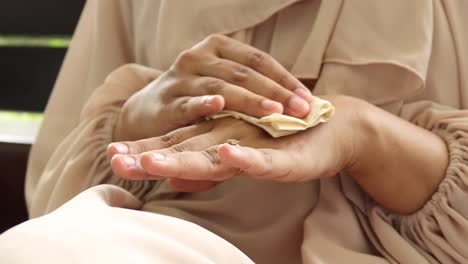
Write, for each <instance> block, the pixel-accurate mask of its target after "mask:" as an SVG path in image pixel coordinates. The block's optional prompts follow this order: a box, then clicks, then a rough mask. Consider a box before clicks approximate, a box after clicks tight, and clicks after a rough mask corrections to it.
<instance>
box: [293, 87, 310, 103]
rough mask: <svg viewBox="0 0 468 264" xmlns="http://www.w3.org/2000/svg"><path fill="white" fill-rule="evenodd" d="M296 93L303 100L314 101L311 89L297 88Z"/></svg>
mask: <svg viewBox="0 0 468 264" xmlns="http://www.w3.org/2000/svg"><path fill="white" fill-rule="evenodd" d="M294 93H295V94H297V95H299V96H300V97H301V98H303V99H305V100H307V101H308V102H312V100H313V99H314V97H313V96H312V93H311V92H310V90H309V89H305V88H297V89H296V90H294Z"/></svg>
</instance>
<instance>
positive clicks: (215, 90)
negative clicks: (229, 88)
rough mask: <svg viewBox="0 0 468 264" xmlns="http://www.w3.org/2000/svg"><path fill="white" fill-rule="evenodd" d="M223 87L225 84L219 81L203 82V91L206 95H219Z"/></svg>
mask: <svg viewBox="0 0 468 264" xmlns="http://www.w3.org/2000/svg"><path fill="white" fill-rule="evenodd" d="M225 85H226V82H225V81H223V80H221V79H214V78H213V79H209V80H208V81H206V82H205V91H206V93H207V94H219V92H220V91H221V90H223V88H224V86H225Z"/></svg>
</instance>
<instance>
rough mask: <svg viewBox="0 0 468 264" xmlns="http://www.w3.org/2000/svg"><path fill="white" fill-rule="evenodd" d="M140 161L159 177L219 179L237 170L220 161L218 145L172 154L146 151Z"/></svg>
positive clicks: (231, 174) (142, 165) (152, 173)
mask: <svg viewBox="0 0 468 264" xmlns="http://www.w3.org/2000/svg"><path fill="white" fill-rule="evenodd" d="M140 162H141V167H142V168H143V169H144V170H145V171H146V172H147V173H148V174H151V175H156V176H157V177H166V178H178V179H187V180H215V181H216V180H217V181H219V180H224V179H226V178H229V177H232V176H233V175H234V174H235V170H233V169H232V168H231V167H229V166H226V165H224V164H221V163H220V162H219V157H218V154H217V146H213V147H210V148H208V149H206V150H202V151H189V152H178V153H173V154H170V155H166V154H162V153H160V152H152V153H144V154H142V156H141V160H140Z"/></svg>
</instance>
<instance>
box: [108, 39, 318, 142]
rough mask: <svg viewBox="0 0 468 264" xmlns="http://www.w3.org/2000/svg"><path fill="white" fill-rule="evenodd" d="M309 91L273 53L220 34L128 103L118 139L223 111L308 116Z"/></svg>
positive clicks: (186, 54) (152, 133)
mask: <svg viewBox="0 0 468 264" xmlns="http://www.w3.org/2000/svg"><path fill="white" fill-rule="evenodd" d="M311 100H312V96H311V93H310V91H309V90H308V89H307V87H305V86H304V85H303V84H302V83H301V82H300V81H299V80H297V79H296V78H295V77H294V76H292V75H291V74H290V73H289V72H288V71H286V69H284V68H283V67H282V66H281V65H280V64H279V63H278V62H277V61H276V60H274V59H273V58H272V57H271V56H270V55H268V54H266V53H264V52H262V51H260V50H257V49H255V48H253V47H251V46H248V45H246V44H244V43H241V42H239V41H236V40H234V39H231V38H229V37H226V36H222V35H212V36H209V37H207V38H206V39H204V40H203V41H202V42H200V43H199V44H197V45H195V46H194V47H193V48H191V49H189V50H186V51H184V52H182V53H181V54H180V55H179V57H178V58H177V59H176V61H175V63H174V64H173V65H172V66H171V67H170V69H169V70H168V71H166V72H165V73H163V74H162V75H161V76H160V77H159V78H157V79H156V80H154V81H153V82H151V83H150V84H149V85H147V86H146V87H145V88H143V89H142V90H140V91H138V92H137V93H135V94H133V95H132V96H131V97H130V98H129V99H128V100H127V101H126V102H125V104H124V106H123V108H122V112H121V114H120V117H119V120H118V122H117V125H116V129H115V131H114V140H115V141H128V140H138V139H143V138H148V137H155V136H160V135H163V134H165V133H168V132H170V131H172V130H175V129H178V128H180V127H183V126H186V125H189V124H191V123H194V122H196V121H198V120H200V119H202V118H204V117H206V116H209V115H212V114H215V113H217V112H219V111H221V110H223V109H226V110H233V111H238V112H243V113H245V114H248V115H252V116H255V117H262V116H265V115H269V114H272V113H284V114H287V115H291V116H295V117H299V118H301V117H304V116H305V115H306V114H307V113H308V111H309V104H308V102H310V101H311Z"/></svg>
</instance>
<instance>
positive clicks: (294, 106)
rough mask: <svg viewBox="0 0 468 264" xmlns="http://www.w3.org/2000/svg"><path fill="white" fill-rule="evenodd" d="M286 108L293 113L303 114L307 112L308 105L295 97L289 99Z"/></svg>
mask: <svg viewBox="0 0 468 264" xmlns="http://www.w3.org/2000/svg"><path fill="white" fill-rule="evenodd" d="M288 108H289V109H291V110H293V112H297V113H304V112H306V111H308V110H309V104H308V103H307V102H306V101H304V100H303V99H301V98H300V97H299V96H296V95H295V96H293V97H292V98H291V99H289V102H288Z"/></svg>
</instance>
